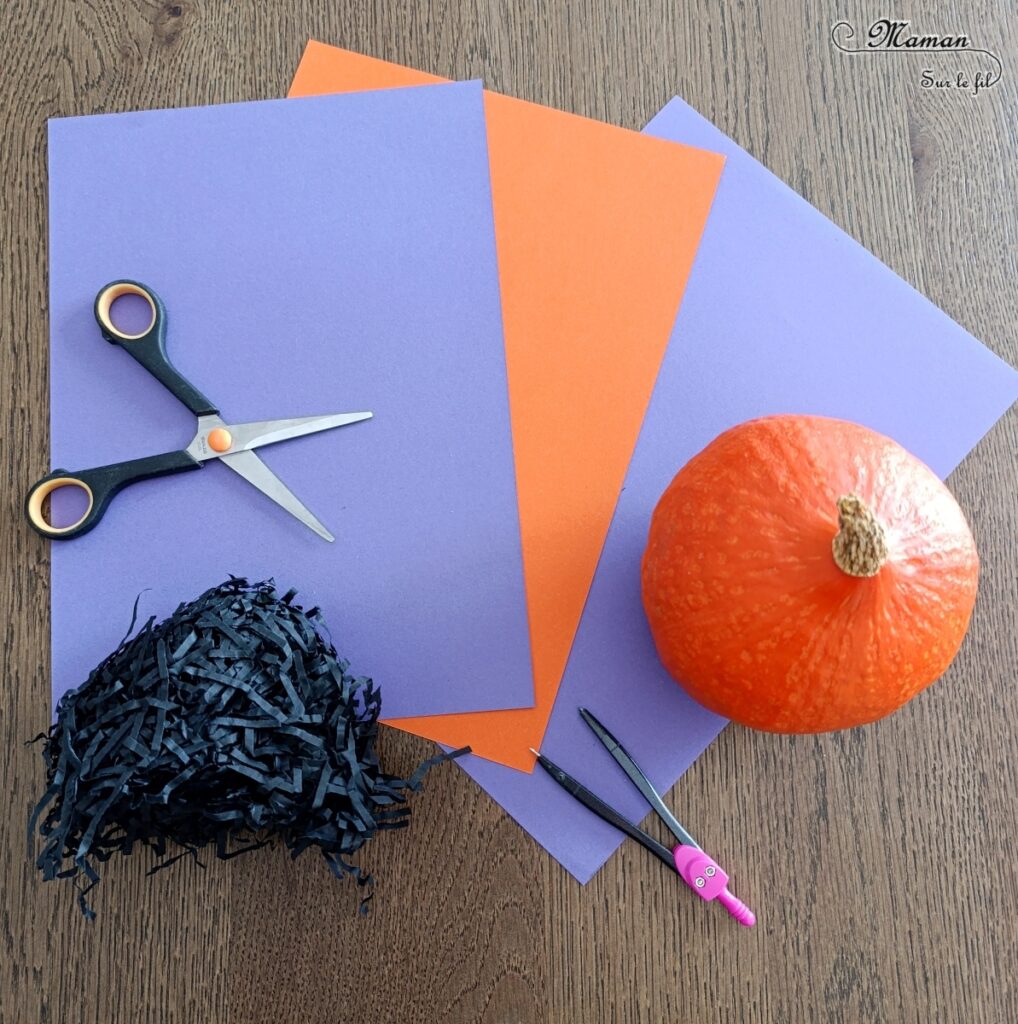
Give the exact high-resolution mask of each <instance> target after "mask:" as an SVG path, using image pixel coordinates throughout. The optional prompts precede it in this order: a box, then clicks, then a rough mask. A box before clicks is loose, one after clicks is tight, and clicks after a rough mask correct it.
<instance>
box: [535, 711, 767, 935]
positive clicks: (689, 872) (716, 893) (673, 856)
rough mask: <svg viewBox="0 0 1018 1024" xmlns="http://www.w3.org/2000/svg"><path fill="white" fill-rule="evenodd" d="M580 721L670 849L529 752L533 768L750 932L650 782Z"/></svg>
mask: <svg viewBox="0 0 1018 1024" xmlns="http://www.w3.org/2000/svg"><path fill="white" fill-rule="evenodd" d="M579 710H580V717H581V718H582V719H583V720H584V722H586V723H587V725H588V726H590V728H591V730H592V731H593V733H594V735H595V736H596V737H597V738H598V739H599V740H600V741H601V743H602V744H603V745H604V747H605V748H606V749H607V751H608V753H609V754H611V756H612V757H613V758H614V759H615V762H616V763H617V764H618V765H619V767H620V768H621V769H622V770H623V771H624V772H625V773H626V775H627V776H628V777H629V780H630V781H631V782H632V783H633V785H634V786H636V788H637V789H638V790H639V791H640V792H641V793H642V794H643V797H644V799H645V800H646V801H647V802H648V803H649V804H650V805H651V807H653V808H654V810H655V811H657V814H658V816H659V817H660V818H661V820H662V821H664V823H665V825H666V826H667V827H668V831H669V832H671V834H672V835H673V836H675V838H676V839H677V840H678V842H677V843H676V845H675V846H674V847H673V848H672V849H670V850H669V849H668V847H667V846H665V845H664V843H659V842H658V841H657V840H656V839H655V838H654V837H653V836H651V835H648V834H647V833H646V832H644V831H643V829H642V828H638V827H637V826H636V825H634V824H633V823H632V822H631V821H629V819H628V818H624V817H623V816H622V815H621V814H619V812H618V811H616V810H615V808H614V807H611V806H609V805H608V804H607V803H605V802H604V800H602V799H601V798H600V797H599V796H597V795H596V794H594V793H592V792H591V791H590V790H589V789H587V788H586V786H584V785H583V784H582V783H579V782H577V781H576V779H574V778H573V777H572V776H571V775H567V774H566V772H564V771H563V770H562V769H561V768H559V766H558V765H557V764H555V763H554V762H553V761H550V760H549V759H548V758H547V757H545V756H544V755H543V754H542V753H540V752H539V751H537V750H534V748H533V747H531V748H530V752H531V753H532V754H533V755H534V756H535V757H536V758H537V763H538V764H539V765H540V766H541V767H542V768H543V769H544V770H545V771H546V772H547V773H548V774H549V775H550V776H551V777H552V778H553V779H554V780H555V781H556V782H557V783H558V784H559V785H560V786H561V787H562V788H563V789H564V790H565V791H566V792H567V793H569V794H570V795H571V796H574V797H576V799H577V800H579V801H580V803H581V804H583V805H584V807H586V808H588V809H589V810H591V811H593V812H594V813H595V814H596V815H597V816H598V817H599V818H601V819H603V820H604V821H607V822H608V824H609V825H614V826H615V828H617V829H619V830H620V831H622V832H625V833H626V835H627V836H631V837H632V838H633V839H635V840H636V841H637V842H638V843H640V845H641V846H644V847H645V848H646V849H648V850H650V852H651V853H652V854H654V856H655V857H657V858H658V860H661V861H663V862H664V863H665V864H666V865H668V867H669V868H671V869H672V870H673V871H676V872H677V873H678V875H679V877H680V878H681V879H682V880H683V881H684V882H685V883H686V885H688V886H689V887H690V889H692V890H693V892H695V893H696V895H697V896H699V897H700V899H702V900H708V901H710V900H715V899H716V900H717V901H718V903H720V904H721V905H722V906H723V907H724V908H725V910H727V911H728V913H729V914H731V915H732V917H734V918H735V920H736V921H738V922H739V924H741V925H745V926H746V927H747V928H752V927H753V925H754V924H756V915H755V914H754V913H753V911H752V910H750V909H749V907H747V906H746V904H745V903H743V902H742V900H740V899H738V898H737V897H736V896H733V895H732V893H731V891H730V890H729V888H728V875H727V874H726V873H725V872H724V871H722V870H721V866H720V865H719V864H718V862H717V861H716V860H714V858H713V857H710V856H708V855H707V854H706V853H704V852H703V850H702V849H701V848H700V844H699V843H698V842H697V841H696V840H695V839H694V838H693V837H692V836H691V835H690V834H689V833H688V832H687V831H686V830H685V829H684V828H683V827H682V826H681V825H680V824H679V823H678V821H677V820H676V818H675V815H674V814H672V812H671V811H670V810H668V808H667V807H666V806H665V802H664V800H662V799H661V794H660V793H658V791H657V790H656V789H655V788H654V786H653V784H652V783H651V781H650V779H648V778H647V776H646V775H645V774H644V773H643V772H642V771H641V770H640V766H639V765H638V764H637V763H636V762H635V761H634V760H633V758H632V756H631V755H630V754H629V753H628V752H627V751H626V748H625V747H623V746H622V744H621V743H619V741H618V740H617V739H615V737H614V736H613V735H612V734H611V733H610V732H609V731H608V730H607V729H606V728H605V727H604V726H603V725H602V724H601V723H600V722H599V721H598V720H597V719H596V718H595V717H594V716H593V715H592V714H591V713H590V712H589V711H588V710H587V709H586V708H580V709H579Z"/></svg>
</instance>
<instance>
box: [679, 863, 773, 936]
mask: <svg viewBox="0 0 1018 1024" xmlns="http://www.w3.org/2000/svg"><path fill="white" fill-rule="evenodd" d="M672 857H673V858H674V859H675V870H676V871H677V872H678V873H679V877H680V878H681V879H682V880H683V881H684V882H685V883H686V885H688V886H689V888H690V889H692V890H693V892H695V893H696V895H697V896H699V897H700V899H702V900H707V901H708V902H710V901H711V900H715V899H716V900H717V901H718V902H719V903H720V904H721V906H723V907H724V908H725V910H727V911H728V913H729V914H731V915H732V917H734V918H735V920H736V921H738V922H739V924H741V925H744V926H745V927H746V928H752V927H753V925H755V924H756V914H754V913H753V911H752V910H750V909H749V907H747V906H746V904H745V903H743V902H742V900H740V899H739V898H738V897H737V896H734V895H732V892H731V890H730V889H729V888H728V875H727V874H725V872H724V871H722V870H721V865H720V864H718V862H717V861H716V860H714V858H713V857H709V856H708V855H707V854H706V853H704V852H703V850H698V849H697V848H696V847H695V846H683V845H681V844H680V845H678V846H676V847H675V849H674V850H672Z"/></svg>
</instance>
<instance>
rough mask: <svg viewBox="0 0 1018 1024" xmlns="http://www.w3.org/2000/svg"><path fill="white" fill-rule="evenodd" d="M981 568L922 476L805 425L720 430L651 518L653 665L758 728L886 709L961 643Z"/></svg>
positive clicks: (849, 435)
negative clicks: (659, 663) (656, 655)
mask: <svg viewBox="0 0 1018 1024" xmlns="http://www.w3.org/2000/svg"><path fill="white" fill-rule="evenodd" d="M978 574H979V559H978V556H977V555H976V549H975V543H974V542H973V540H972V534H971V533H970V532H969V528H968V525H967V523H966V522H965V517H964V515H963V514H962V511H961V509H960V508H959V507H958V504H957V502H956V501H955V500H954V498H953V497H952V496H951V494H950V492H949V491H948V490H947V488H946V487H944V485H943V484H942V483H941V482H940V480H938V479H937V477H936V476H935V475H934V474H933V472H932V471H931V470H930V469H929V468H928V467H927V466H925V465H924V464H923V463H922V462H920V461H919V460H918V459H917V458H915V456H913V455H910V454H909V453H908V452H907V451H905V449H904V448H902V447H901V446H900V445H898V444H896V443H895V442H894V441H892V440H890V439H889V438H887V437H884V436H883V435H881V434H877V433H875V432H874V431H872V430H868V429H866V428H865V427H861V426H858V425H857V424H854V423H846V422H845V421H843V420H834V419H826V418H823V417H819V416H770V417H766V418H764V419H758V420H752V421H750V422H748V423H743V424H741V425H740V426H737V427H734V428H732V429H731V430H728V431H726V432H725V433H724V434H722V435H721V436H720V437H718V438H717V439H716V440H714V441H713V442H712V443H711V444H709V445H708V446H707V447H706V448H705V449H704V450H703V451H702V452H700V453H699V455H697V456H695V457H694V458H693V459H692V460H691V461H690V462H689V463H688V464H687V465H686V466H685V467H684V468H683V469H682V470H681V471H680V472H679V473H678V475H677V476H676V477H675V479H674V480H673V481H672V483H671V485H670V486H669V487H668V489H667V490H666V491H665V493H664V495H663V496H662V498H661V500H660V502H659V503H658V505H657V508H656V509H655V510H654V516H653V519H652V521H651V527H650V537H649V540H648V543H647V549H646V551H645V553H644V556H643V604H644V608H645V610H646V613H647V618H648V620H649V622H650V628H651V632H652V633H653V636H654V642H655V644H656V645H657V650H658V653H659V655H660V657H661V660H662V661H663V663H664V665H665V667H666V668H667V669H668V671H669V672H670V673H671V675H672V676H674V677H675V679H676V680H678V681H679V682H680V683H681V685H682V686H683V687H684V688H685V689H686V690H687V691H688V692H689V694H690V695H691V696H692V697H694V698H695V699H696V700H698V701H699V702H700V703H701V704H704V705H705V706H706V707H708V708H710V709H711V710H712V711H716V712H718V713H719V714H721V715H724V716H726V717H727V718H732V719H735V720H736V721H738V722H742V723H743V724H745V725H749V726H752V727H754V728H757V729H766V730H768V731H771V732H790V733H806V732H822V731H825V730H828V729H842V728H847V727H849V726H854V725H860V724H862V723H864V722H871V721H874V720H876V719H878V718H882V717H883V716H884V715H887V714H889V713H890V712H891V711H894V710H895V709H896V708H898V707H900V706H901V705H902V704H904V703H905V701H907V700H909V699H910V698H911V697H913V696H915V694H917V693H918V692H919V691H920V690H922V689H923V688H924V687H926V686H928V685H929V684H930V683H932V682H933V681H934V680H935V679H936V678H937V677H938V676H940V675H941V674H942V673H943V672H944V671H945V669H946V668H947V666H948V665H949V664H950V663H951V661H952V659H953V658H954V656H955V654H956V653H957V651H958V648H959V646H960V645H961V641H962V638H963V637H964V635H965V631H966V629H967V628H968V623H969V619H970V617H971V614H972V606H973V604H974V603H975V598H976V585H977V579H978Z"/></svg>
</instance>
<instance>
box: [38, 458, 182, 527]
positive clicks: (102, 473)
mask: <svg viewBox="0 0 1018 1024" xmlns="http://www.w3.org/2000/svg"><path fill="white" fill-rule="evenodd" d="M201 466H202V464H201V463H200V462H199V461H198V460H197V459H195V458H192V457H191V456H190V455H189V454H188V453H187V452H186V451H179V452H166V453H165V454H164V455H150V456H148V457H147V458H144V459H131V460H130V461H129V462H114V463H113V464H112V465H109V466H97V467H96V468H95V469H82V470H79V471H77V472H69V471H68V470H66V469H55V470H53V472H52V473H50V474H49V475H48V476H44V477H43V478H42V479H41V480H40V481H38V483H36V484H35V486H34V487H33V488H32V489H31V490H30V491H29V492H28V498H27V499H26V501H25V512H26V514H27V515H28V521H29V523H31V525H32V529H33V530H35V532H36V533H39V534H41V535H42V536H43V537H49V538H50V540H70V539H71V538H72V537H80V536H81V535H82V534H83V533H88V531H89V530H91V529H92V527H93V526H95V525H96V523H98V522H99V520H100V519H102V517H103V513H104V512H105V511H106V509H107V507H108V505H109V503H110V502H111V501H112V500H113V497H114V496H115V495H116V493H117V492H118V491H120V490H123V488H125V487H126V486H127V485H128V484H133V483H136V482H137V481H139V480H149V479H151V478H152V477H156V476H166V475H168V474H169V473H183V472H185V471H186V470H189V469H201ZM62 487H77V488H78V489H79V490H82V491H84V493H85V497H86V499H87V500H88V507H87V508H86V509H85V513H84V515H82V516H81V518H80V519H78V521H77V522H74V523H71V524H70V525H68V526H51V525H50V524H49V523H48V522H47V521H46V517H45V516H44V515H43V502H44V501H45V500H46V498H47V497H48V496H49V495H50V494H52V493H53V491H56V490H59V489H60V488H62Z"/></svg>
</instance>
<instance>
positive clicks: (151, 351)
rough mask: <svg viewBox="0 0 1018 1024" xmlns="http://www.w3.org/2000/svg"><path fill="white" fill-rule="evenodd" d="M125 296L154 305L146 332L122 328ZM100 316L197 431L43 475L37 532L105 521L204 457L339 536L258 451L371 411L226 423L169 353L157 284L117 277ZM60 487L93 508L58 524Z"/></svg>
mask: <svg viewBox="0 0 1018 1024" xmlns="http://www.w3.org/2000/svg"><path fill="white" fill-rule="evenodd" d="M125 295H136V296H139V297H140V298H142V299H144V300H145V301H146V302H147V303H148V306H149V311H150V321H149V324H148V326H147V327H146V328H145V329H144V330H143V331H142V332H141V333H140V334H128V333H126V332H125V331H122V330H120V329H119V328H118V327H117V326H116V325H115V324H114V323H113V320H112V318H111V315H110V314H111V309H112V306H113V303H114V302H115V301H116V300H117V299H119V298H121V297H123V296H125ZM95 318H96V320H97V321H98V323H99V330H100V332H101V333H102V336H103V337H104V338H105V339H106V340H107V341H108V342H110V344H112V345H117V346H118V347H119V348H122V349H123V350H124V351H125V352H126V353H127V354H128V355H129V356H131V358H132V359H135V360H137V361H138V362H139V363H140V364H141V365H142V366H143V367H144V368H145V369H146V370H148V372H149V373H151V374H152V376H153V377H155V378H156V380H158V381H159V383H160V384H162V385H163V386H164V387H166V388H167V389H169V391H170V392H171V393H172V394H173V395H174V396H175V397H176V398H178V399H179V400H180V401H181V402H183V403H184V405H186V406H187V407H188V409H190V410H191V412H192V413H194V415H195V417H196V418H197V432H196V433H195V435H194V439H193V440H192V441H191V443H190V444H189V445H188V446H187V447H186V448H184V449H182V450H180V451H174V452H166V453H165V454H163V455H150V456H148V457H147V458H142V459H132V460H131V461H129V462H116V463H113V464H112V465H109V466H99V467H97V468H95V469H83V470H79V471H77V472H73V471H68V470H65V469H56V470H54V471H53V472H52V473H50V474H49V475H48V476H44V477H43V478H42V479H41V480H39V481H38V482H37V483H36V484H35V485H34V486H33V487H32V489H31V490H30V491H29V492H28V498H27V500H26V503H25V510H26V513H27V515H28V521H29V523H30V524H31V525H32V527H33V528H34V529H35V530H36V531H37V532H38V533H41V534H42V535H43V536H44V537H50V538H52V539H53V540H70V539H71V538H72V537H80V536H81V535H82V534H84V533H87V532H88V531H89V530H91V529H92V528H93V527H94V526H95V525H96V524H97V523H98V522H99V520H100V519H102V517H103V514H104V513H105V512H106V509H107V507H108V506H109V503H110V501H111V500H112V499H113V497H114V495H116V493H117V492H118V491H120V490H121V489H122V488H124V487H126V486H127V485H128V484H133V483H136V482H137V481H139V480H148V479H151V478H152V477H159V476H166V475H167V474H170V473H182V472H184V471H186V470H192V469H201V468H202V467H203V466H204V464H205V463H206V462H208V461H210V460H212V459H217V460H218V461H219V462H221V463H222V464H223V465H224V466H229V468H230V469H232V470H233V471H234V472H235V473H237V474H239V475H240V476H242V477H243V478H244V479H245V480H247V482H248V483H250V484H252V485H254V486H255V487H257V488H258V490H260V491H261V492H262V493H263V494H265V495H267V496H268V497H269V498H271V499H272V500H273V501H274V502H276V503H277V504H278V505H281V506H282V507H283V508H285V509H286V511H287V512H289V513H290V514H291V515H293V516H295V517H296V518H297V519H299V520H300V521H301V522H302V523H304V525H305V526H307V527H309V528H310V529H312V530H314V532H315V533H317V534H318V536H319V537H322V538H324V539H325V540H327V541H332V540H335V538H334V537H333V535H332V534H331V533H329V531H328V530H327V529H326V528H325V527H324V526H323V525H322V524H321V522H319V520H318V519H317V518H316V517H315V516H314V515H312V513H311V512H310V511H309V510H308V509H307V508H306V507H305V505H304V504H303V503H302V502H301V501H300V499H299V498H298V497H297V496H296V495H295V494H294V493H293V492H292V491H291V490H290V489H289V488H288V487H287V486H286V485H285V484H284V483H283V482H282V481H281V480H280V479H279V478H278V477H277V476H276V475H275V474H274V473H273V472H272V470H270V469H269V467H268V466H266V465H265V463H264V462H262V460H261V459H260V458H259V457H258V456H257V455H256V454H255V452H254V449H255V448H260V447H261V446H262V445H265V444H274V443H275V442H277V441H286V440H289V439H290V438H293V437H301V436H302V435H304V434H314V433H317V432H318V431H320V430H331V429H332V428H334V427H345V426H346V425H347V424H350V423H357V422H359V421H360V420H366V419H370V418H371V413H370V412H347V413H336V414H334V415H331V416H304V417H301V418H297V419H286V420H263V421H261V422H258V423H234V424H229V423H226V422H225V421H224V420H223V419H222V418H221V417H220V415H219V410H218V409H217V408H216V407H215V406H214V405H213V404H212V402H210V401H209V400H208V399H207V398H206V397H205V396H204V395H203V394H202V393H201V392H200V391H199V390H198V389H197V388H196V387H195V386H194V385H193V384H191V383H190V382H189V381H188V380H186V379H185V378H184V377H183V376H182V375H181V374H180V373H179V371H178V370H177V369H176V367H174V366H173V364H172V363H171V362H170V360H169V358H168V356H167V355H166V307H165V306H164V305H163V303H162V300H161V299H160V298H159V296H158V295H156V293H155V292H154V291H153V290H152V289H151V288H149V287H147V286H146V285H143V284H139V283H138V282H137V281H113V282H112V283H110V284H108V285H106V286H105V287H104V288H102V289H100V291H99V294H98V295H97V296H96V300H95ZM61 487H74V488H79V489H80V490H82V491H83V492H84V495H85V498H86V500H87V507H86V509H85V512H84V514H83V515H82V516H81V518H80V519H78V521H77V522H74V523H71V524H70V525H69V526H60V527H58V526H53V525H51V524H50V523H49V522H47V520H46V517H45V514H44V504H43V503H44V502H45V500H46V498H47V497H49V495H50V494H52V493H53V491H56V490H58V489H59V488H61Z"/></svg>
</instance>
